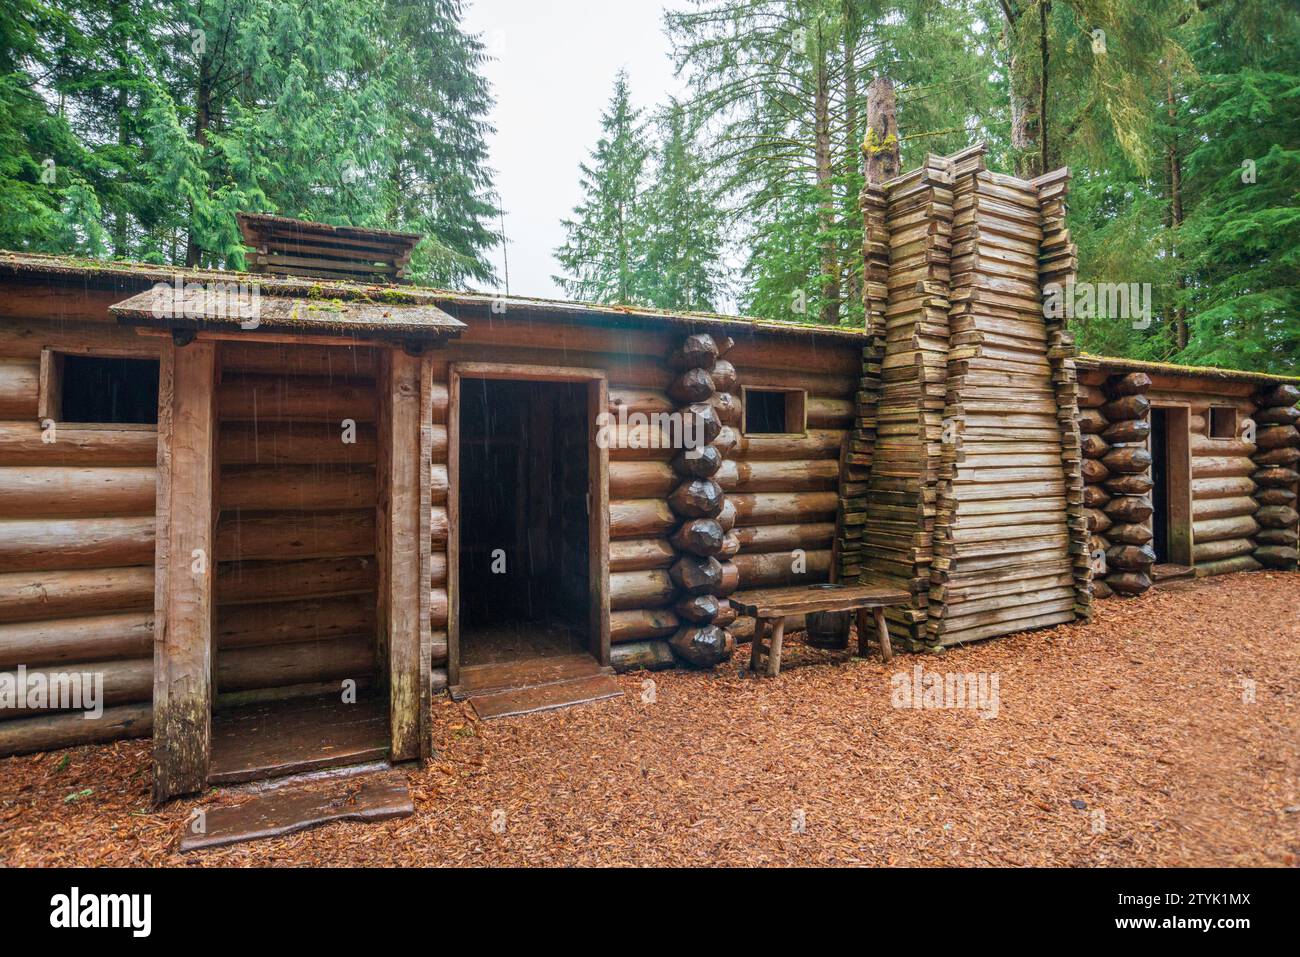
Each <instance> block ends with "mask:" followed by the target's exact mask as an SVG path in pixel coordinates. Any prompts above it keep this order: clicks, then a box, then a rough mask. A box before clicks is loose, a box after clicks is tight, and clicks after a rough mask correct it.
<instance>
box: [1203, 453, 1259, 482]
mask: <svg viewBox="0 0 1300 957" xmlns="http://www.w3.org/2000/svg"><path fill="white" fill-rule="evenodd" d="M1254 471H1255V463H1254V462H1252V461H1251V460H1250V459H1248V458H1246V457H1245V456H1241V457H1231V456H1213V457H1211V456H1203V455H1200V456H1194V457H1193V458H1192V478H1235V477H1237V476H1241V475H1250V474H1251V473H1252V472H1254Z"/></svg>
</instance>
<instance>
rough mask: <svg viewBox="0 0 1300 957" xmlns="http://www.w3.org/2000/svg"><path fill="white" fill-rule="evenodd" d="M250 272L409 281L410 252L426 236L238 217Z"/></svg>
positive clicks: (251, 215) (265, 217)
mask: <svg viewBox="0 0 1300 957" xmlns="http://www.w3.org/2000/svg"><path fill="white" fill-rule="evenodd" d="M238 219H239V231H240V232H241V233H243V236H244V245H246V246H247V247H249V248H248V253H247V258H248V270H249V272H256V273H267V274H269V275H273V276H307V277H311V278H318V279H350V280H353V281H355V282H384V283H391V282H407V281H409V280H408V279H407V275H406V267H407V264H408V263H409V262H410V259H411V250H413V249H414V248H415V245H416V243H418V242H419V241H420V240H421V239H422V238H423V237H422V236H421V235H420V234H419V233H398V232H391V231H389V230H384V229H361V228H359V227H356V226H329V225H326V224H325V223H310V222H307V221H306V220H302V219H287V218H285V217H283V216H270V215H268V214H266V213H239V214H238Z"/></svg>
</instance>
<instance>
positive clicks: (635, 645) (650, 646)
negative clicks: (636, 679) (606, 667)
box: [609, 641, 677, 673]
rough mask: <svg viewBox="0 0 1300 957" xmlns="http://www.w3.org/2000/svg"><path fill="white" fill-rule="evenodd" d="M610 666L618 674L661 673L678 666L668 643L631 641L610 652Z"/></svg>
mask: <svg viewBox="0 0 1300 957" xmlns="http://www.w3.org/2000/svg"><path fill="white" fill-rule="evenodd" d="M609 664H610V667H612V668H613V669H614V670H615V671H617V672H620V673H621V672H624V671H640V670H645V671H661V670H662V669H664V668H672V667H674V666H675V665H676V664H677V659H676V658H675V657H673V653H672V649H671V648H669V647H668V642H666V641H630V642H624V643H622V644H617V645H615V646H614V647H613V648H611V649H610V650H609Z"/></svg>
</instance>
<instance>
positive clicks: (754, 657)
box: [749, 618, 767, 674]
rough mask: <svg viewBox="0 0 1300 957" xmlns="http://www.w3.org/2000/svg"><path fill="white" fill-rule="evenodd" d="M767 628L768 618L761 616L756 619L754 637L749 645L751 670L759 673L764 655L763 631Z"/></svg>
mask: <svg viewBox="0 0 1300 957" xmlns="http://www.w3.org/2000/svg"><path fill="white" fill-rule="evenodd" d="M766 630H767V619H766V618H759V619H756V620H755V621H754V638H753V643H752V644H751V645H750V647H749V670H750V671H752V672H753V673H754V674H758V673H759V672H758V666H759V662H760V661H761V660H762V657H763V632H765V631H766Z"/></svg>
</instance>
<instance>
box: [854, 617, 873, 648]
mask: <svg viewBox="0 0 1300 957" xmlns="http://www.w3.org/2000/svg"><path fill="white" fill-rule="evenodd" d="M857 618H858V657H859V658H865V657H867V631H868V630H869V629H870V627H871V609H869V608H859V609H858V611H857Z"/></svg>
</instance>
